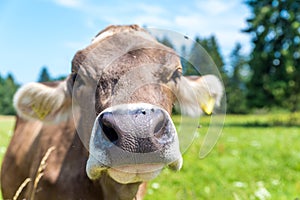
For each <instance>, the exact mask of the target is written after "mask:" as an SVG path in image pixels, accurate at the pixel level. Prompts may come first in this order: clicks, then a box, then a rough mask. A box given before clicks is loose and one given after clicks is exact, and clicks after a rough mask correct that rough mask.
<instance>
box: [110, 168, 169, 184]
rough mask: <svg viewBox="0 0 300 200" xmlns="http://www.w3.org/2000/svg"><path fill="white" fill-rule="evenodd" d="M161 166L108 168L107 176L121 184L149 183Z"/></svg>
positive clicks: (157, 173)
mask: <svg viewBox="0 0 300 200" xmlns="http://www.w3.org/2000/svg"><path fill="white" fill-rule="evenodd" d="M163 167H164V165H163V164H139V165H127V166H120V167H114V168H109V169H108V170H107V173H108V175H109V176H110V177H111V178H112V179H114V180H115V181H117V182H119V183H121V184H128V183H136V182H143V181H150V180H152V179H154V178H155V177H157V176H158V175H159V173H160V172H161V170H162V169H163Z"/></svg>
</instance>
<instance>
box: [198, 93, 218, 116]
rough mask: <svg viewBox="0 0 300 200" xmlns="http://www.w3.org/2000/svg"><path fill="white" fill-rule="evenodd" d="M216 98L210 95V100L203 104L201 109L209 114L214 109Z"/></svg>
mask: <svg viewBox="0 0 300 200" xmlns="http://www.w3.org/2000/svg"><path fill="white" fill-rule="evenodd" d="M215 102H216V100H215V98H212V97H209V99H208V101H207V102H206V104H202V105H201V109H202V110H203V111H204V112H205V113H206V114H207V115H210V114H211V113H212V111H213V110H214V106H215Z"/></svg>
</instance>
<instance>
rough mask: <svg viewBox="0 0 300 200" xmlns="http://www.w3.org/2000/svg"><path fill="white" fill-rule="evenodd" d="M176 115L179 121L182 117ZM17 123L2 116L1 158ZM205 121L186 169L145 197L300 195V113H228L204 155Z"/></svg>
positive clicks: (161, 180) (168, 175)
mask: <svg viewBox="0 0 300 200" xmlns="http://www.w3.org/2000/svg"><path fill="white" fill-rule="evenodd" d="M173 119H174V122H175V124H178V122H179V119H180V118H179V117H177V116H175V117H173ZM13 124H14V118H13V117H0V162H2V158H3V154H4V152H5V149H6V146H7V144H8V142H9V138H10V136H11V134H12V129H13ZM200 124H201V125H202V126H201V128H200V129H199V134H198V137H196V138H195V139H194V141H193V144H192V145H191V146H190V147H189V149H188V150H187V151H186V152H185V153H184V155H183V157H184V165H183V168H182V170H181V171H180V172H173V171H170V170H169V169H164V170H163V172H162V174H160V175H159V176H158V177H157V178H156V179H154V180H153V181H151V182H150V183H148V191H147V195H146V198H145V199H146V200H153V199H154V200H160V199H161V200H165V199H172V200H174V199H184V200H194V199H209V200H214V199H216V200H218V199H233V200H244V199H245V200H248V199H253V200H256V199H258V200H267V199H278V200H296V199H300V113H296V114H288V113H277V114H261V115H247V116H241V115H227V116H226V120H225V124H224V127H223V130H222V135H221V137H220V139H219V140H218V142H217V144H216V146H215V147H214V148H213V150H212V151H211V152H210V154H209V155H208V156H206V157H205V158H204V159H200V158H199V150H200V147H201V144H202V141H203V139H204V135H205V133H206V131H207V129H208V126H209V117H203V118H201V120H200ZM0 199H1V198H0Z"/></svg>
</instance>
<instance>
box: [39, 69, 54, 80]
mask: <svg viewBox="0 0 300 200" xmlns="http://www.w3.org/2000/svg"><path fill="white" fill-rule="evenodd" d="M49 81H52V78H51V76H50V75H49V72H48V69H47V67H46V66H43V68H42V70H41V72H40V75H39V78H38V82H49Z"/></svg>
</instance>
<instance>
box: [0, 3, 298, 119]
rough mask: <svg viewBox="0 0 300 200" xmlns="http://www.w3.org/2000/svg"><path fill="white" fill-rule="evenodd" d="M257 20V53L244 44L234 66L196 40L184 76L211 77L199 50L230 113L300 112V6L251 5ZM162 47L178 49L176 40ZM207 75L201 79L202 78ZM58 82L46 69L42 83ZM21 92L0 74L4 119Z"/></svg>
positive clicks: (211, 43) (250, 24)
mask: <svg viewBox="0 0 300 200" xmlns="http://www.w3.org/2000/svg"><path fill="white" fill-rule="evenodd" d="M245 4H246V5H247V6H248V7H249V8H250V10H251V13H252V15H251V17H249V18H248V19H246V22H247V28H246V29H245V30H241V31H243V32H244V33H245V34H250V36H251V38H252V44H253V49H252V50H251V52H250V53H249V54H248V55H244V54H242V48H243V47H242V44H239V43H237V44H236V45H235V47H234V49H233V50H232V52H231V54H230V58H229V63H227V64H225V61H224V57H223V55H222V54H221V53H220V46H219V44H218V40H217V38H216V37H215V36H213V35H212V36H210V37H207V38H201V37H199V36H196V37H195V38H194V41H195V42H196V43H195V45H194V46H192V47H187V46H182V47H181V50H180V51H181V53H180V55H182V58H181V62H182V65H183V72H184V75H201V73H204V74H205V73H206V71H205V68H204V69H200V70H199V66H200V68H201V66H204V65H209V64H210V61H209V60H207V56H202V55H204V54H200V55H199V47H198V46H199V45H198V44H200V45H201V46H202V47H203V49H205V50H206V52H207V53H208V54H209V55H210V57H211V58H212V60H213V61H214V63H215V65H216V66H217V68H218V71H219V72H220V75H221V77H222V80H223V83H224V85H225V90H226V98H227V112H228V113H237V114H247V113H249V112H252V111H253V110H257V109H274V108H275V109H284V110H288V111H291V112H295V111H299V109H300V1H295V0H246V1H245ZM160 41H161V42H162V43H163V44H165V45H167V46H169V47H171V48H174V45H173V42H174V41H172V40H171V39H169V38H167V37H164V38H162V39H160ZM200 72H201V73H200ZM63 78H64V77H59V78H52V77H51V76H50V75H49V72H48V70H47V67H43V68H42V70H41V72H40V76H39V78H38V81H39V82H47V81H53V80H58V79H63ZM18 87H19V84H18V83H16V82H15V80H14V78H13V76H12V75H11V74H9V75H7V76H6V77H2V76H1V74H0V114H14V112H15V111H14V109H13V106H12V97H13V94H14V92H15V91H16V90H17V88H18Z"/></svg>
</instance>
